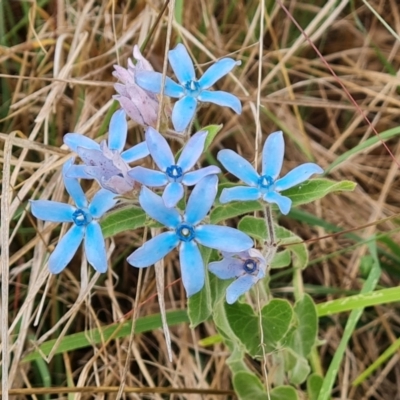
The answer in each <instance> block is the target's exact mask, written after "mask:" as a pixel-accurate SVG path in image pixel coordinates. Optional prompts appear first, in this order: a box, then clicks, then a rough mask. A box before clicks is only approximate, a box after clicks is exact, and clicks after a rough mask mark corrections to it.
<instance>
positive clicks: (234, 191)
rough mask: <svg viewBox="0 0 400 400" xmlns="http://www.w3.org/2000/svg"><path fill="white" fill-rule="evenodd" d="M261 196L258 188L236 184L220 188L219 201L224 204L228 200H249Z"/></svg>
mask: <svg viewBox="0 0 400 400" xmlns="http://www.w3.org/2000/svg"><path fill="white" fill-rule="evenodd" d="M260 197H261V192H260V191H259V189H258V188H255V187H247V186H236V187H233V188H226V189H223V190H222V193H221V196H220V198H219V201H220V203H222V204H225V203H229V202H230V201H250V200H257V199H259V198H260Z"/></svg>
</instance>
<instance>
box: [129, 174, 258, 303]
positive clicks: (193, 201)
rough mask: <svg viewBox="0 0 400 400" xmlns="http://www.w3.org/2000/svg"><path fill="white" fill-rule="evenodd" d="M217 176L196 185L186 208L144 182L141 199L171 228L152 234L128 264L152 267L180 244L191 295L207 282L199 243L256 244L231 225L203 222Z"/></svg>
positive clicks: (237, 247) (221, 246) (240, 247)
mask: <svg viewBox="0 0 400 400" xmlns="http://www.w3.org/2000/svg"><path fill="white" fill-rule="evenodd" d="M217 183H218V177H217V176H216V175H209V176H206V177H204V178H203V179H202V180H201V181H200V182H199V183H198V184H197V185H196V186H195V187H194V189H193V191H192V193H191V195H190V197H189V200H188V202H187V206H186V211H185V212H184V213H183V215H181V213H180V212H179V211H178V210H177V209H176V208H168V207H166V206H165V204H164V202H163V200H162V198H161V197H160V196H158V195H156V194H155V193H153V192H152V191H151V190H150V189H148V188H146V187H145V186H143V187H142V190H141V193H140V196H139V202H140V205H141V206H142V208H143V209H144V210H145V211H146V213H147V214H149V215H150V216H151V217H152V218H153V219H155V220H156V221H158V222H160V223H162V224H163V225H165V226H166V227H167V228H169V230H168V231H167V232H163V233H161V234H160V235H158V236H155V237H153V238H152V239H151V240H149V241H148V242H146V243H145V244H144V245H143V246H142V247H140V248H139V249H137V250H136V251H134V252H133V253H132V254H131V255H130V256H129V257H128V259H127V260H128V262H129V264H131V265H133V266H134V267H138V268H145V267H149V266H150V265H152V264H154V263H155V262H157V261H159V260H161V259H162V258H163V257H165V256H166V255H167V254H168V253H169V252H170V251H171V250H172V249H174V248H175V247H177V246H179V259H180V263H181V271H182V282H183V286H184V287H185V289H186V293H187V295H188V296H192V295H193V294H195V293H197V292H198V291H200V290H201V289H202V287H203V286H204V279H205V278H204V276H205V271H204V264H203V259H202V257H201V254H200V250H199V247H198V245H199V244H201V245H203V246H206V247H211V248H212V249H217V250H221V251H232V252H235V251H244V250H247V249H249V248H250V247H252V246H253V240H252V239H251V238H250V237H249V236H247V235H246V234H245V233H243V232H240V231H239V230H237V229H234V228H230V227H228V226H218V225H202V224H200V222H201V221H202V220H203V219H204V217H205V216H206V215H207V213H208V211H209V210H210V208H211V206H212V204H213V203H214V200H215V196H216V194H217Z"/></svg>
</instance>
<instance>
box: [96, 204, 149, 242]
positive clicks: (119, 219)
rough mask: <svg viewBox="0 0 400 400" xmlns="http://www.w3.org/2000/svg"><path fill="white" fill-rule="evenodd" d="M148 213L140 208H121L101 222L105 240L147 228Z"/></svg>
mask: <svg viewBox="0 0 400 400" xmlns="http://www.w3.org/2000/svg"><path fill="white" fill-rule="evenodd" d="M145 223H146V213H145V212H144V211H143V210H142V209H141V208H139V207H134V206H130V207H129V208H128V207H127V208H121V209H119V210H117V211H113V212H111V213H109V214H107V215H106V217H105V218H104V219H103V220H102V221H101V222H100V226H101V230H102V231H103V235H104V237H105V238H107V237H110V236H114V235H116V234H117V233H120V232H124V231H127V230H132V229H137V228H141V227H143V226H145Z"/></svg>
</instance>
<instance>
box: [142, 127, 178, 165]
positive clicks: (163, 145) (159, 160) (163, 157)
mask: <svg viewBox="0 0 400 400" xmlns="http://www.w3.org/2000/svg"><path fill="white" fill-rule="evenodd" d="M146 143H147V147H148V148H149V151H150V154H151V156H152V157H153V160H154V162H155V163H156V164H157V167H158V168H160V169H161V171H163V172H165V171H166V170H167V168H168V167H170V166H171V165H174V164H175V159H174V155H173V154H172V151H171V149H170V147H169V145H168V142H167V141H166V140H165V138H164V136H162V135H161V134H160V133H159V132H157V131H156V130H155V129H153V128H152V127H151V126H149V127H148V128H147V130H146Z"/></svg>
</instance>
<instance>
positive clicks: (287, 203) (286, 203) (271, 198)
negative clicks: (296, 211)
mask: <svg viewBox="0 0 400 400" xmlns="http://www.w3.org/2000/svg"><path fill="white" fill-rule="evenodd" d="M263 199H264V200H265V201H266V202H268V203H274V204H276V205H277V206H278V208H279V210H280V211H281V213H282V214H284V215H286V214H288V213H289V211H290V207H292V200H290V199H289V197H286V196H282V195H280V194H279V193H278V192H269V193H265V194H264V196H263Z"/></svg>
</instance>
